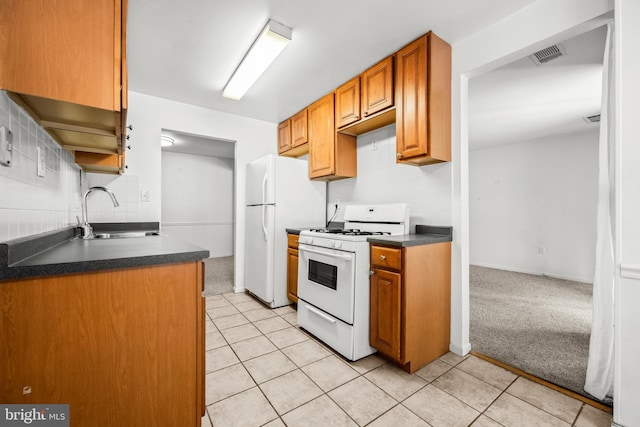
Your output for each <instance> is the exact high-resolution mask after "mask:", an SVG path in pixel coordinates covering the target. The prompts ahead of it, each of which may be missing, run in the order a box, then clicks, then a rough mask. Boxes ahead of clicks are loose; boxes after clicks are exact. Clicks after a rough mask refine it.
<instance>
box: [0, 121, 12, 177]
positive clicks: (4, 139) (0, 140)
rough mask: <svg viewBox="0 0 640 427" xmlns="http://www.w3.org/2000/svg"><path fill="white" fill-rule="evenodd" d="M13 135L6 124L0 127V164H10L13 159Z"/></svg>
mask: <svg viewBox="0 0 640 427" xmlns="http://www.w3.org/2000/svg"><path fill="white" fill-rule="evenodd" d="M12 140H13V135H12V134H11V131H10V130H9V128H7V127H6V126H2V127H0V165H2V166H8V167H9V166H11V164H12V160H13V144H12Z"/></svg>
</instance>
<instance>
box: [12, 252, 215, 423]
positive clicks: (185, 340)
mask: <svg viewBox="0 0 640 427" xmlns="http://www.w3.org/2000/svg"><path fill="white" fill-rule="evenodd" d="M201 274H202V270H201V269H200V268H199V266H197V265H196V263H195V262H186V263H182V264H171V265H159V266H150V267H140V268H131V269H117V270H110V271H98V272H87V273H78V274H68V275H61V276H48V277H37V278H32V279H24V280H18V281H8V282H3V283H2V285H0V307H2V316H0V336H1V337H2V339H1V340H0V355H2V356H0V377H1V378H2V381H0V402H2V403H20V404H34V403H42V402H46V403H52V404H54V403H66V404H69V405H70V410H71V414H70V417H71V419H72V420H73V421H72V424H71V425H73V426H101V427H112V426H113V427H116V426H118V427H119V426H143V425H164V426H195V425H198V424H197V423H198V422H199V420H200V418H201V414H202V408H201V402H202V400H201V396H200V393H202V384H203V382H204V378H203V373H204V368H203V366H204V360H203V356H204V355H203V351H202V349H203V347H204V342H203V341H202V339H203V336H202V331H201V329H202V328H203V322H202V320H203V319H204V312H202V309H203V306H202V297H201V295H202V287H201V286H202V283H201V279H200V278H199V277H200V275H201ZM160 313H161V315H159V314H160ZM201 341H202V342H201ZM25 386H30V387H31V393H30V394H23V393H22V390H23V387H25ZM34 425H35V424H34Z"/></svg>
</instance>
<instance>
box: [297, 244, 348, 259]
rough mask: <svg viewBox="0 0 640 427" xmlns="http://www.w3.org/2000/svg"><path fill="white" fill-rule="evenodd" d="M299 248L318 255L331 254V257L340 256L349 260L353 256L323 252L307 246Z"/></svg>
mask: <svg viewBox="0 0 640 427" xmlns="http://www.w3.org/2000/svg"><path fill="white" fill-rule="evenodd" d="M298 250H300V251H304V252H309V253H312V254H316V255H324V256H329V257H332V258H339V259H345V260H347V261H351V256H350V255H339V254H333V253H327V252H322V251H314V250H313V249H307V248H301V247H299V248H298Z"/></svg>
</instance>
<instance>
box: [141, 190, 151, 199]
mask: <svg viewBox="0 0 640 427" xmlns="http://www.w3.org/2000/svg"><path fill="white" fill-rule="evenodd" d="M150 200H151V198H150V197H149V190H140V201H141V202H148V201H150Z"/></svg>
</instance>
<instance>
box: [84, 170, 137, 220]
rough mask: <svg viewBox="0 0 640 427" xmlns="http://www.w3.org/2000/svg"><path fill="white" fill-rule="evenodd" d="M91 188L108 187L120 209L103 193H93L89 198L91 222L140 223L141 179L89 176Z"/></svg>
mask: <svg viewBox="0 0 640 427" xmlns="http://www.w3.org/2000/svg"><path fill="white" fill-rule="evenodd" d="M87 185H88V186H89V187H94V186H100V187H107V188H108V189H109V190H111V191H112V192H113V194H115V196H116V199H117V200H118V205H119V206H118V207H115V206H113V202H112V201H111V198H110V197H109V196H108V195H107V194H106V193H104V192H102V191H93V192H91V194H89V196H88V197H87V217H88V219H89V222H90V223H91V222H137V221H140V179H139V178H138V177H137V176H135V175H131V174H128V173H127V174H125V175H122V176H120V175H111V174H98V173H89V174H87Z"/></svg>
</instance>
